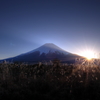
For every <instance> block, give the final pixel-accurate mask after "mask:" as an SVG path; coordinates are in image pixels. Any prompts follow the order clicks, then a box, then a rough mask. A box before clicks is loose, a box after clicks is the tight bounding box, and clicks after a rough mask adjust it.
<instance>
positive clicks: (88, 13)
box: [0, 0, 100, 59]
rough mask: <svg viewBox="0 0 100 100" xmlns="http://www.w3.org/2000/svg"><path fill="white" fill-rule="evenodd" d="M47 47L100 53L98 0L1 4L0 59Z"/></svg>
mask: <svg viewBox="0 0 100 100" xmlns="http://www.w3.org/2000/svg"><path fill="white" fill-rule="evenodd" d="M45 43H54V44H56V45H58V46H59V47H61V48H62V49H64V50H67V51H69V52H72V53H76V54H80V52H79V51H82V50H83V49H85V48H89V49H93V50H95V52H96V53H98V54H99V53H100V51H99V50H100V44H99V43H100V1H99V0H0V59H3V58H8V57H12V56H16V55H19V54H21V53H25V52H28V51H30V50H33V49H35V48H37V47H39V46H41V45H43V44H45Z"/></svg>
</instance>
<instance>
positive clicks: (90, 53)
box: [81, 50, 97, 60]
mask: <svg viewBox="0 0 100 100" xmlns="http://www.w3.org/2000/svg"><path fill="white" fill-rule="evenodd" d="M81 56H84V57H86V58H87V59H88V60H91V59H92V58H97V56H96V55H95V52H94V51H92V50H84V51H83V52H81Z"/></svg>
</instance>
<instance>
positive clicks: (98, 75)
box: [0, 60, 100, 100]
mask: <svg viewBox="0 0 100 100" xmlns="http://www.w3.org/2000/svg"><path fill="white" fill-rule="evenodd" d="M0 98H1V99H10V100H11V99H20V100H25V99H32V100H33V99H34V100H38V99H44V100H47V99H49V100H65V99H67V100H98V99H99V98H100V63H99V60H98V61H97V62H96V63H95V61H91V62H90V61H84V63H81V64H80V63H78V62H77V63H76V64H70V65H68V64H59V65H52V64H49V65H48V64H45V65H44V64H41V63H39V64H35V65H27V64H1V65H0Z"/></svg>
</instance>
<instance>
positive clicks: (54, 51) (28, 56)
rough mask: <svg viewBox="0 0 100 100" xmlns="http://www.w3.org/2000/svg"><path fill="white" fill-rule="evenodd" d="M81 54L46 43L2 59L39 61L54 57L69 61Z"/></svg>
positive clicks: (9, 60)
mask: <svg viewBox="0 0 100 100" xmlns="http://www.w3.org/2000/svg"><path fill="white" fill-rule="evenodd" d="M79 57H81V56H79V55H76V54H72V53H70V52H67V51H65V50H63V49H62V48H60V47H58V46H56V45H55V44H53V43H46V44H44V45H42V46H40V47H38V48H36V49H34V50H32V51H29V52H26V53H23V54H20V55H18V56H15V57H11V58H7V59H3V60H2V61H4V60H6V61H8V62H28V63H32V62H39V61H50V60H53V59H55V58H57V59H59V60H61V61H62V62H66V61H67V62H68V61H69V62H71V61H74V60H75V58H79Z"/></svg>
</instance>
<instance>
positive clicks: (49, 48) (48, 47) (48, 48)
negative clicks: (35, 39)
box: [28, 43, 69, 54]
mask: <svg viewBox="0 0 100 100" xmlns="http://www.w3.org/2000/svg"><path fill="white" fill-rule="evenodd" d="M35 51H39V52H40V54H42V53H46V54H47V53H49V52H52V53H54V52H59V53H64V54H69V52H67V51H65V50H63V49H61V48H60V47H58V46H56V45H55V44H53V43H46V44H44V45H42V46H41V47H39V48H37V49H35V50H32V51H30V52H28V53H32V52H35Z"/></svg>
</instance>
